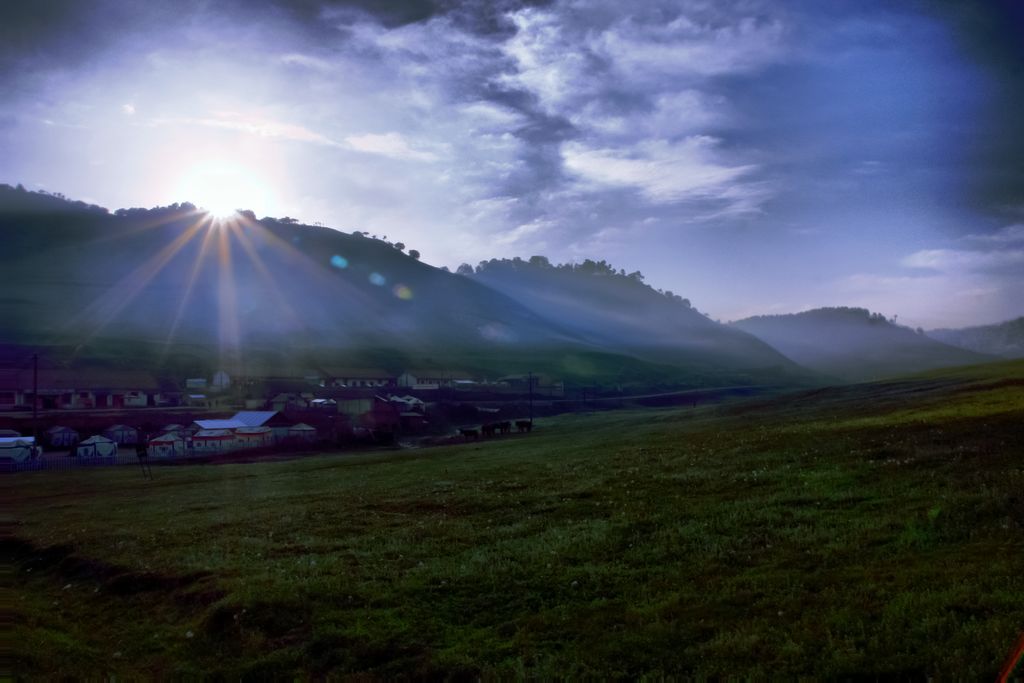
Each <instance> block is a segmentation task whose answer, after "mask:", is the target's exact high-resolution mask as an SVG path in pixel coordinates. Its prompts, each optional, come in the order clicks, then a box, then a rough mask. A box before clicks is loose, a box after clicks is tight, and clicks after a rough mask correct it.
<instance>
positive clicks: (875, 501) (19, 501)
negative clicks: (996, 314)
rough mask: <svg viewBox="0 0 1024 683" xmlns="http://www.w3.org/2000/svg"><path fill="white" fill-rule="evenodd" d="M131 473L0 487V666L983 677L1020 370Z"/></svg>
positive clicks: (1006, 513) (1016, 585) (1022, 411)
mask: <svg viewBox="0 0 1024 683" xmlns="http://www.w3.org/2000/svg"><path fill="white" fill-rule="evenodd" d="M154 474H155V480H154V481H152V482H145V481H143V480H142V479H141V478H140V476H139V473H138V471H137V470H135V469H133V468H117V469H89V470H82V471H72V472H61V473H56V472H28V473H22V474H16V475H10V476H5V477H3V478H2V479H0V495H2V496H3V499H4V500H5V501H7V505H6V509H8V510H9V511H10V512H9V513H8V514H9V515H11V517H10V518H9V519H11V520H12V523H11V524H10V532H9V535H8V538H7V541H6V543H5V545H6V546H7V549H8V550H9V552H8V553H7V554H8V555H9V556H10V558H11V562H12V563H13V568H14V572H13V574H12V576H11V581H10V582H9V584H10V590H9V591H8V593H9V599H5V602H7V603H8V604H9V605H11V610H10V611H11V615H12V624H13V629H12V630H11V638H10V642H11V643H12V644H13V648H14V651H13V654H14V662H15V672H17V673H21V674H24V675H30V676H33V675H48V676H60V675H68V674H79V675H80V674H91V675H117V676H119V677H122V678H123V677H128V678H138V677H146V678H148V677H153V676H161V677H167V676H173V677H181V676H191V675H200V674H203V675H210V674H215V675H216V674H219V675H224V676H226V677H232V678H238V677H248V676H262V677H267V676H270V677H282V676H288V677H290V676H292V675H299V676H314V677H318V676H322V675H328V676H342V675H346V674H354V673H364V674H369V675H371V676H374V677H391V676H396V675H403V674H404V675H412V676H416V677H460V676H462V675H482V676H486V677H490V678H495V677H501V678H505V677H513V676H515V677H522V676H538V677H556V676H557V677H564V676H574V677H581V676H601V677H608V676H618V677H631V678H632V677H638V676H644V675H647V676H661V675H672V674H690V675H697V676H720V675H729V674H738V675H744V676H765V675H773V676H776V675H785V676H797V675H809V676H816V677H826V678H839V677H846V676H855V675H857V676H891V675H902V676H914V677H921V676H925V675H938V676H942V677H945V678H949V677H956V678H961V677H963V678H987V679H991V678H993V677H994V676H995V674H996V673H997V672H998V670H999V667H1000V665H1001V664H1002V661H1003V658H1004V657H1005V656H1006V655H1007V654H1008V652H1009V649H1010V647H1011V646H1012V645H1013V643H1014V642H1015V640H1016V638H1017V636H1018V635H1019V634H1020V633H1021V631H1022V630H1024V362H1011V363H1003V364H999V365H993V366H981V367H979V368H972V369H968V370H957V371H954V372H948V373H929V374H926V375H920V376H916V377H912V378H907V379H903V380H899V381H892V382H885V383H877V384H862V385H853V386H850V387H845V388H837V389H825V390H817V391H810V392H804V393H801V394H794V395H789V396H783V397H780V398H774V399H768V400H765V399H761V400H756V401H747V402H742V403H733V404H729V405H723V406H719V407H708V408H701V409H697V410H692V409H689V408H687V409H673V410H659V411H646V412H629V413H626V412H619V413H603V414H599V415H591V416H579V417H561V418H556V419H551V420H546V421H543V422H540V423H539V424H538V430H537V431H536V432H534V433H533V434H531V435H527V436H523V437H518V436H517V437H513V438H506V439H502V440H496V441H492V442H485V443H481V444H467V445H464V446H455V447H448V448H437V449H430V450H422V451H414V452H402V453H391V454H384V455H380V454H377V455H343V456H337V455H335V456H324V457H314V458H306V459H303V460H294V461H288V462H274V463H266V464H248V465H224V466H191V467H166V468H154Z"/></svg>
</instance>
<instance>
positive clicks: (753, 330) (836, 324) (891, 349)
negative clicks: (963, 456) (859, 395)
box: [731, 308, 993, 381]
mask: <svg viewBox="0 0 1024 683" xmlns="http://www.w3.org/2000/svg"><path fill="white" fill-rule="evenodd" d="M731 324H732V326H733V327H735V328H737V329H740V330H743V331H745V332H749V333H750V334H753V335H755V336H757V337H759V338H760V339H762V340H764V341H765V342H767V343H768V344H771V345H772V346H773V347H775V348H776V349H779V351H781V352H782V353H784V354H786V356H788V357H789V358H792V359H793V360H794V361H796V362H797V363H799V364H801V365H803V366H804V367H807V368H810V369H812V370H816V371H818V372H821V373H824V374H827V375H830V376H833V377H837V378H840V379H843V380H847V381H863V380H872V379H880V378H884V377H891V376H894V375H900V374H906V373H909V372H920V371H924V370H931V369H935V368H943V367H950V366H956V365H968V364H972V363H984V362H987V361H991V360H993V358H992V357H991V356H987V355H984V354H980V353H976V352H974V351H968V350H965V349H960V348H957V347H954V346H949V345H947V344H943V343H941V342H938V341H935V340H934V339H930V338H928V337H927V336H925V335H924V334H922V333H919V332H915V331H914V330H911V329H909V328H906V327H901V326H899V325H896V324H894V323H892V322H889V321H888V320H886V319H885V318H884V317H883V316H881V315H878V314H872V313H871V312H869V311H867V310H865V309H862V308H819V309H814V310H811V311H805V312H803V313H795V314H790V315H770V316H755V317H753V318H746V319H744V320H737V321H736V322H733V323H731Z"/></svg>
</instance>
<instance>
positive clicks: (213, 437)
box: [0, 368, 565, 468]
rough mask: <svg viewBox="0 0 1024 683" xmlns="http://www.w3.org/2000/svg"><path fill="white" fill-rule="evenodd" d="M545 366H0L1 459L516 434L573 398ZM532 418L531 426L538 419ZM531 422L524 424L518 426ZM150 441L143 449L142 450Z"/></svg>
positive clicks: (280, 449)
mask: <svg viewBox="0 0 1024 683" xmlns="http://www.w3.org/2000/svg"><path fill="white" fill-rule="evenodd" d="M564 393H565V392H564V384H563V383H562V382H561V381H557V380H552V379H550V378H548V377H545V376H543V375H533V374H532V373H527V374H525V375H508V376H502V377H498V378H495V379H493V380H490V379H487V378H474V377H472V376H470V375H469V374H467V373H462V372H454V371H451V372H449V371H446V372H439V371H429V370H409V371H405V372H402V373H398V374H391V373H388V372H386V371H383V370H378V369H372V368H371V369H365V368H338V369H332V370H329V371H319V372H307V373H302V375H301V376H299V374H298V373H292V374H291V375H290V376H269V375H264V376H259V377H256V376H252V375H247V376H245V377H237V376H235V377H233V376H232V375H230V374H229V373H228V372H226V371H224V370H218V371H216V372H214V373H213V374H212V376H210V377H186V378H182V379H181V380H180V381H174V380H169V379H165V378H157V377H155V376H153V375H150V374H147V373H145V372H138V371H124V370H110V371H97V370H67V369H60V368H58V369H39V370H32V369H17V370H0V465H2V466H6V467H8V468H10V467H14V468H21V467H20V466H27V465H31V464H32V463H40V464H45V463H51V464H52V463H54V462H57V460H56V459H57V458H63V459H64V460H63V461H61V462H65V463H66V462H68V459H69V458H70V459H71V460H72V461H73V462H74V463H87V462H88V463H101V462H113V461H114V460H117V459H121V460H124V459H126V458H129V457H130V458H135V457H136V453H144V454H146V455H148V456H151V457H152V458H154V459H179V458H207V459H209V458H211V457H217V456H226V455H227V454H239V453H243V452H244V453H246V454H261V453H266V454H274V453H300V452H302V451H309V452H314V451H323V450H330V449H338V448H345V447H358V446H360V445H366V444H374V445H381V444H383V445H388V444H394V443H395V442H396V440H397V439H398V438H400V437H403V438H420V439H423V438H428V437H435V438H436V437H441V438H444V437H447V436H454V435H458V436H459V437H460V438H462V439H465V438H476V437H479V436H481V435H483V436H489V435H490V436H493V435H495V434H501V433H507V432H508V431H509V429H508V426H510V425H511V424H512V422H511V420H513V419H516V418H523V417H529V418H531V420H532V410H533V406H534V403H536V404H538V405H540V406H542V405H544V404H545V402H547V403H550V401H551V400H552V399H556V398H561V397H563V396H564ZM531 426H532V424H531ZM520 429H522V427H520ZM140 447H141V448H140Z"/></svg>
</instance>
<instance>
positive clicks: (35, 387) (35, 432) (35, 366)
mask: <svg viewBox="0 0 1024 683" xmlns="http://www.w3.org/2000/svg"><path fill="white" fill-rule="evenodd" d="M32 438H34V439H35V443H36V445H37V446H38V445H39V354H38V353H33V354H32Z"/></svg>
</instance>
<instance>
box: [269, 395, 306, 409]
mask: <svg viewBox="0 0 1024 683" xmlns="http://www.w3.org/2000/svg"><path fill="white" fill-rule="evenodd" d="M306 406H307V401H306V399H305V398H303V397H302V395H301V394H291V393H280V394H277V395H276V396H274V398H272V399H270V407H271V408H273V409H274V410H276V411H277V412H284V411H285V410H288V409H289V408H292V409H295V408H297V409H303V408H305V407H306Z"/></svg>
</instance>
